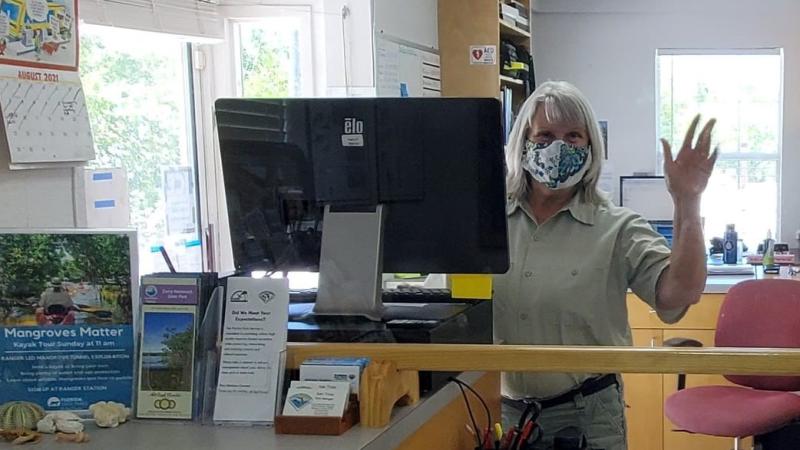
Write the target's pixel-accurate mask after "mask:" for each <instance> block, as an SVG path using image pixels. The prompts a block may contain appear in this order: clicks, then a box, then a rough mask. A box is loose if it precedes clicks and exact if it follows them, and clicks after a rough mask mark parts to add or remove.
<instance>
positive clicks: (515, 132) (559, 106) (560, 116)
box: [506, 81, 605, 204]
mask: <svg viewBox="0 0 800 450" xmlns="http://www.w3.org/2000/svg"><path fill="white" fill-rule="evenodd" d="M540 106H543V107H544V114H545V117H546V118H547V121H548V122H567V123H571V124H578V125H582V126H584V127H586V130H587V131H588V133H589V144H590V145H591V146H592V162H591V165H590V166H589V169H588V170H587V171H586V173H585V174H584V175H583V178H582V179H581V182H580V184H579V187H578V193H579V194H580V195H581V200H582V201H583V202H587V203H595V204H600V203H602V202H603V201H604V200H605V197H604V196H603V195H602V194H601V193H600V192H598V190H597V181H598V179H599V178H600V167H601V165H602V162H603V158H604V155H605V149H604V145H603V137H602V134H601V131H600V124H598V123H597V119H596V118H595V115H594V110H592V106H591V105H590V104H589V100H588V99H587V98H586V96H585V95H583V93H582V92H581V91H579V90H578V88H576V87H575V86H573V85H571V84H570V83H567V82H566V81H548V82H545V83H542V85H541V86H539V87H538V88H537V89H536V90H535V91H533V94H531V96H530V97H528V99H527V100H525V103H523V104H522V107H521V108H520V109H519V113H518V114H517V120H516V121H515V122H514V126H513V127H512V128H511V135H510V136H509V139H508V144H507V145H506V168H507V171H508V172H507V173H506V192H508V195H509V196H510V197H511V198H515V199H517V200H518V201H523V202H524V201H526V199H527V195H528V192H529V189H530V184H529V183H530V181H529V177H528V173H527V171H526V170H525V169H524V168H523V167H522V150H523V149H524V147H525V138H526V137H527V134H528V130H529V129H530V127H531V124H532V122H533V116H534V115H535V114H536V111H538V109H539V107H540Z"/></svg>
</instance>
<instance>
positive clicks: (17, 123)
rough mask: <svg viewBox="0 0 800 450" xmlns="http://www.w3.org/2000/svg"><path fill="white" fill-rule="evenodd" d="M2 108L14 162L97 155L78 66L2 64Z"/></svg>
mask: <svg viewBox="0 0 800 450" xmlns="http://www.w3.org/2000/svg"><path fill="white" fill-rule="evenodd" d="M0 113H1V114H2V119H3V125H4V126H5V138H6V141H7V142H6V143H7V145H8V151H9V153H10V155H11V164H12V165H18V164H32V163H60V162H80V161H89V160H91V159H94V144H93V140H92V130H91V126H90V124H89V114H88V112H87V110H86V98H85V96H84V93H83V86H82V85H81V80H80V78H79V75H78V73H77V72H67V71H54V70H37V69H28V68H25V67H13V66H0ZM0 147H3V145H0Z"/></svg>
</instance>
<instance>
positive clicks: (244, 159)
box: [215, 98, 509, 273]
mask: <svg viewBox="0 0 800 450" xmlns="http://www.w3.org/2000/svg"><path fill="white" fill-rule="evenodd" d="M215 106H216V118H217V127H218V130H219V139H220V151H221V159H222V167H223V175H224V180H225V192H226V198H227V205H228V219H229V226H230V232H231V241H232V242H231V243H232V247H233V256H234V262H235V265H236V269H237V271H239V272H248V271H254V270H266V271H274V270H282V271H290V270H308V271H316V270H317V268H318V265H319V255H320V240H321V234H322V232H323V229H324V225H323V210H324V207H325V205H330V206H331V208H335V209H337V210H342V211H348V210H350V211H359V210H369V209H371V208H373V209H374V207H375V206H376V205H377V204H382V205H384V207H385V209H386V219H385V225H384V227H385V228H384V234H383V268H384V271H386V272H415V273H416V272H436V273H504V272H506V271H507V269H508V265H509V257H508V240H507V232H506V217H505V207H506V198H505V181H504V176H505V175H504V163H503V146H502V142H503V135H502V127H501V113H500V105H499V102H497V101H496V100H494V99H467V98H459V99H456V98H452V99H441V98H439V99H427V98H414V99H410V98H403V99H392V98H370V99H324V98H320V99H280V100H264V99H220V100H218V101H217V102H216V105H215Z"/></svg>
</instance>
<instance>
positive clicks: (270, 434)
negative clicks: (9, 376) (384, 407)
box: [37, 372, 500, 450]
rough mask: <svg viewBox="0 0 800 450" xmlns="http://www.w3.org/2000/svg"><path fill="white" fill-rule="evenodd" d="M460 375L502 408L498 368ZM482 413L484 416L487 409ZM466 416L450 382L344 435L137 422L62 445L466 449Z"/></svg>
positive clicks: (96, 449)
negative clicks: (379, 424)
mask: <svg viewBox="0 0 800 450" xmlns="http://www.w3.org/2000/svg"><path fill="white" fill-rule="evenodd" d="M459 378H460V379H462V380H463V381H465V382H467V383H469V384H471V385H473V387H474V388H475V389H477V390H478V391H479V392H481V393H482V395H484V396H485V397H492V396H493V397H495V398H494V401H492V400H491V398H486V400H487V401H489V402H490V404H492V405H493V406H492V407H491V408H492V409H494V410H495V414H497V413H499V407H500V378H499V375H498V374H497V373H484V372H467V373H463V374H461V375H460V376H459ZM476 405H477V404H476ZM480 412H481V416H480V417H481V418H482V417H483V415H482V413H483V410H482V409H481V410H480ZM476 418H477V417H476ZM467 420H468V419H467V418H466V410H465V409H464V407H463V400H462V398H461V392H460V391H459V389H458V387H456V386H455V385H454V384H452V383H451V384H448V385H446V386H445V387H443V388H442V389H440V390H439V391H437V392H436V393H434V394H432V395H430V396H428V397H425V398H423V399H422V400H420V402H419V403H417V404H416V405H412V406H405V407H398V408H395V410H394V412H393V414H392V421H391V422H390V424H389V425H388V426H386V427H384V428H364V427H361V426H359V425H356V426H355V427H353V428H351V429H350V430H349V431H347V432H346V433H344V434H343V435H341V436H294V435H276V434H275V432H274V429H273V428H271V427H249V428H247V427H228V426H224V427H223V426H201V425H196V424H192V423H170V422H166V423H165V422H157V421H134V422H131V423H127V424H124V425H122V426H120V427H119V428H117V429H111V430H109V429H98V428H97V427H95V426H94V425H90V426H87V430H86V431H87V432H89V434H90V435H91V441H90V442H89V443H88V444H80V445H79V444H72V445H67V444H63V445H64V448H65V449H76V450H77V449H82V450H112V449H119V450H179V449H191V450H211V449H225V450H228V449H231V450H233V449H235V450H250V449H258V450H272V449H280V450H312V449H318V450H321V449H324V450H385V449H400V450H416V449H419V450H422V449H427V448H443V449H444V448H446V449H465V450H466V449H471V448H473V447H474V445H475V442H474V441H472V440H470V436H469V435H468V434H467V432H466V430H465V428H464V425H463V424H465V423H467ZM484 422H485V419H481V420H480V422H479V423H481V424H482V423H484ZM45 437H46V440H45V441H44V442H43V443H42V444H40V445H38V446H37V447H40V448H50V447H51V446H52V447H55V446H56V444H55V443H54V442H53V439H54V438H53V437H52V436H45ZM465 444H466V445H465ZM58 446H59V447H60V446H61V445H58Z"/></svg>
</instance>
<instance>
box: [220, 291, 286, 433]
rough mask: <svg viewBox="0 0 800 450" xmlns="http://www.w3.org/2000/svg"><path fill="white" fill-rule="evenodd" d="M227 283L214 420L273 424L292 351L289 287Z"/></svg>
mask: <svg viewBox="0 0 800 450" xmlns="http://www.w3.org/2000/svg"><path fill="white" fill-rule="evenodd" d="M227 281H228V283H227V287H226V292H225V300H226V301H225V318H224V320H225V323H224V326H223V336H222V358H221V362H220V371H219V381H218V384H217V401H216V404H215V407H214V420H215V421H234V422H237V421H247V422H264V423H271V422H273V421H274V418H275V403H276V401H277V399H278V390H279V386H278V382H279V379H280V360H281V353H282V352H283V351H284V350H286V335H287V331H286V327H287V322H288V318H289V281H288V280H287V279H270V278H261V279H255V278H228V280H227Z"/></svg>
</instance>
